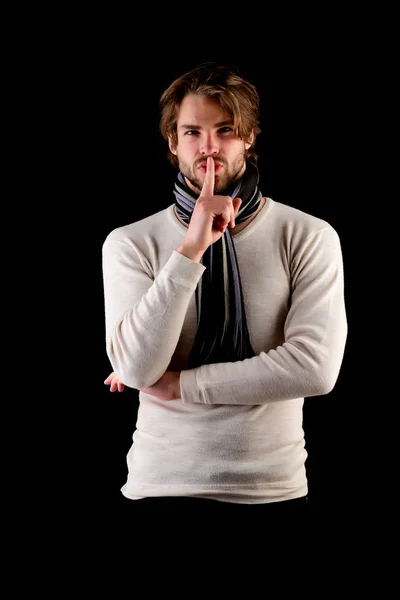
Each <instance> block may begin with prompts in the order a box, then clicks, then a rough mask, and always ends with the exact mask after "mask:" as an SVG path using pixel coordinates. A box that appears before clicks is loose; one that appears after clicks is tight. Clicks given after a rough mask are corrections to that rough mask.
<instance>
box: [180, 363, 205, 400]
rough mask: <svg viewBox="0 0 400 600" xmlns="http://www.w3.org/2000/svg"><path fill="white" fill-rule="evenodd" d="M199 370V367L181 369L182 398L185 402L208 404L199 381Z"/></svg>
mask: <svg viewBox="0 0 400 600" xmlns="http://www.w3.org/2000/svg"><path fill="white" fill-rule="evenodd" d="M198 371H199V369H198V368H197V369H186V370H184V371H181V376H180V386H181V400H182V402H183V403H184V404H193V403H195V402H200V403H203V404H206V402H205V400H204V394H203V393H202V392H201V390H200V388H199V385H198V383H197V375H198Z"/></svg>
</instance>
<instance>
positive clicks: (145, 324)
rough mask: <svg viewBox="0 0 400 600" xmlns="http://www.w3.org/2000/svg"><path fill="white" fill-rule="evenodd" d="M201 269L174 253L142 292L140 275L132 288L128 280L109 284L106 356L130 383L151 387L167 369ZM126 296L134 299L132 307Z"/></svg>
mask: <svg viewBox="0 0 400 600" xmlns="http://www.w3.org/2000/svg"><path fill="white" fill-rule="evenodd" d="M203 272H204V267H203V266H202V265H199V264H195V263H194V262H192V261H191V260H187V258H184V257H182V256H179V255H178V254H177V253H175V254H174V256H172V257H171V259H170V260H169V261H168V263H167V264H166V265H165V267H164V268H163V269H162V270H161V271H160V272H159V274H158V276H157V277H156V278H155V280H154V281H153V282H152V283H151V285H149V283H147V286H148V288H147V290H145V289H144V283H143V288H142V290H140V284H141V280H140V278H139V277H138V278H137V280H136V281H134V282H132V285H131V286H130V287H129V286H128V287H127V286H126V282H124V285H125V287H123V286H122V285H120V286H118V285H116V284H115V285H114V286H112V285H111V284H110V285H109V286H108V288H107V290H108V289H110V290H111V291H109V292H107V291H106V322H107V354H108V357H109V360H110V362H111V365H112V367H113V370H114V371H115V373H116V374H117V375H118V377H119V378H120V379H121V380H122V381H123V382H124V383H125V384H126V385H128V386H129V387H132V388H135V389H140V388H147V387H150V386H152V385H153V384H154V383H155V382H156V381H158V380H159V379H160V377H161V376H162V375H163V373H164V372H165V371H166V370H167V368H168V366H169V364H170V361H171V358H172V355H173V353H174V351H175V348H176V346H177V343H178V340H179V337H180V334H181V330H182V326H183V322H184V319H185V315H186V312H187V308H188V305H189V302H190V300H191V298H192V296H193V293H194V291H195V289H196V286H197V284H198V281H199V279H200V277H201V275H202V273H203ZM130 298H132V299H133V301H134V300H135V298H137V301H136V302H134V303H133V305H132V306H129V305H128V302H129V300H130ZM124 306H127V309H126V310H125V311H124V310H123V307H124ZM107 307H108V308H109V310H107ZM122 312H124V314H123V316H122V317H120V318H117V317H118V314H121V313H122Z"/></svg>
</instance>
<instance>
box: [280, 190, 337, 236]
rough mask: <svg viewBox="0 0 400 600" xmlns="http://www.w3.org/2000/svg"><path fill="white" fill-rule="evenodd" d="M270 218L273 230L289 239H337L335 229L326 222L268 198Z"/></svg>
mask: <svg viewBox="0 0 400 600" xmlns="http://www.w3.org/2000/svg"><path fill="white" fill-rule="evenodd" d="M268 201H269V202H270V204H271V207H270V218H271V221H272V222H273V226H274V228H276V229H278V230H280V231H281V233H282V235H284V236H285V237H288V238H290V239H296V240H298V241H300V240H303V241H304V240H306V239H307V238H309V237H313V236H315V235H319V236H322V237H325V238H336V239H339V236H338V233H337V231H336V229H335V228H334V227H333V226H332V224H331V223H329V222H328V221H327V220H325V219H322V218H320V217H317V216H315V215H313V214H311V213H309V212H306V211H304V210H300V209H299V208H295V207H293V206H290V205H288V204H284V203H282V202H277V201H276V200H273V199H271V198H268Z"/></svg>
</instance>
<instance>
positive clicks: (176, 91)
mask: <svg viewBox="0 0 400 600" xmlns="http://www.w3.org/2000/svg"><path fill="white" fill-rule="evenodd" d="M188 94H196V95H198V96H204V97H207V98H213V99H214V100H217V101H218V102H219V105H220V107H221V108H222V110H223V111H224V112H226V113H227V114H228V115H229V116H230V117H231V119H232V122H233V127H234V131H235V135H236V136H237V137H238V138H239V139H242V140H244V141H245V142H249V141H250V135H251V133H252V132H253V133H254V139H253V142H252V144H251V146H250V148H249V149H248V150H247V154H246V158H252V160H253V162H255V163H256V162H257V158H258V156H257V153H256V152H255V150H254V146H255V143H256V138H257V135H258V134H259V133H261V129H260V127H259V120H258V119H259V106H260V99H259V95H258V93H257V90H256V88H255V86H254V85H252V84H251V83H250V82H249V81H246V80H245V79H243V77H242V76H241V75H240V73H239V72H238V70H237V69H236V68H235V67H233V66H223V65H218V64H216V63H212V62H207V63H202V64H201V65H199V66H197V67H196V68H194V69H192V70H191V71H189V72H187V73H184V74H183V75H181V76H180V77H178V78H177V79H175V81H173V82H172V83H171V85H170V86H169V87H168V88H167V89H166V90H165V91H164V92H163V94H162V95H161V98H160V108H161V120H160V131H161V134H162V136H163V138H164V139H165V140H168V137H169V136H170V137H171V139H172V144H173V146H175V147H176V146H177V144H178V131H177V121H178V114H179V108H180V105H181V103H182V100H183V99H184V98H185V96H187V95H188ZM168 158H169V160H170V162H171V163H172V164H173V166H175V167H177V168H178V159H177V157H176V156H175V155H174V154H173V153H172V152H171V151H169V153H168Z"/></svg>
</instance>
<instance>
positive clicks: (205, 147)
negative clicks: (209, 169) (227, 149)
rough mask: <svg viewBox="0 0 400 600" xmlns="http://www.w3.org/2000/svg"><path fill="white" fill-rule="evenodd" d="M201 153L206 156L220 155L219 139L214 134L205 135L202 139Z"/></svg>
mask: <svg viewBox="0 0 400 600" xmlns="http://www.w3.org/2000/svg"><path fill="white" fill-rule="evenodd" d="M200 152H201V154H203V155H206V156H212V155H215V154H218V153H219V144H218V138H217V136H216V135H214V134H213V133H205V134H204V135H203V136H202V138H201V144H200Z"/></svg>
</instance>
